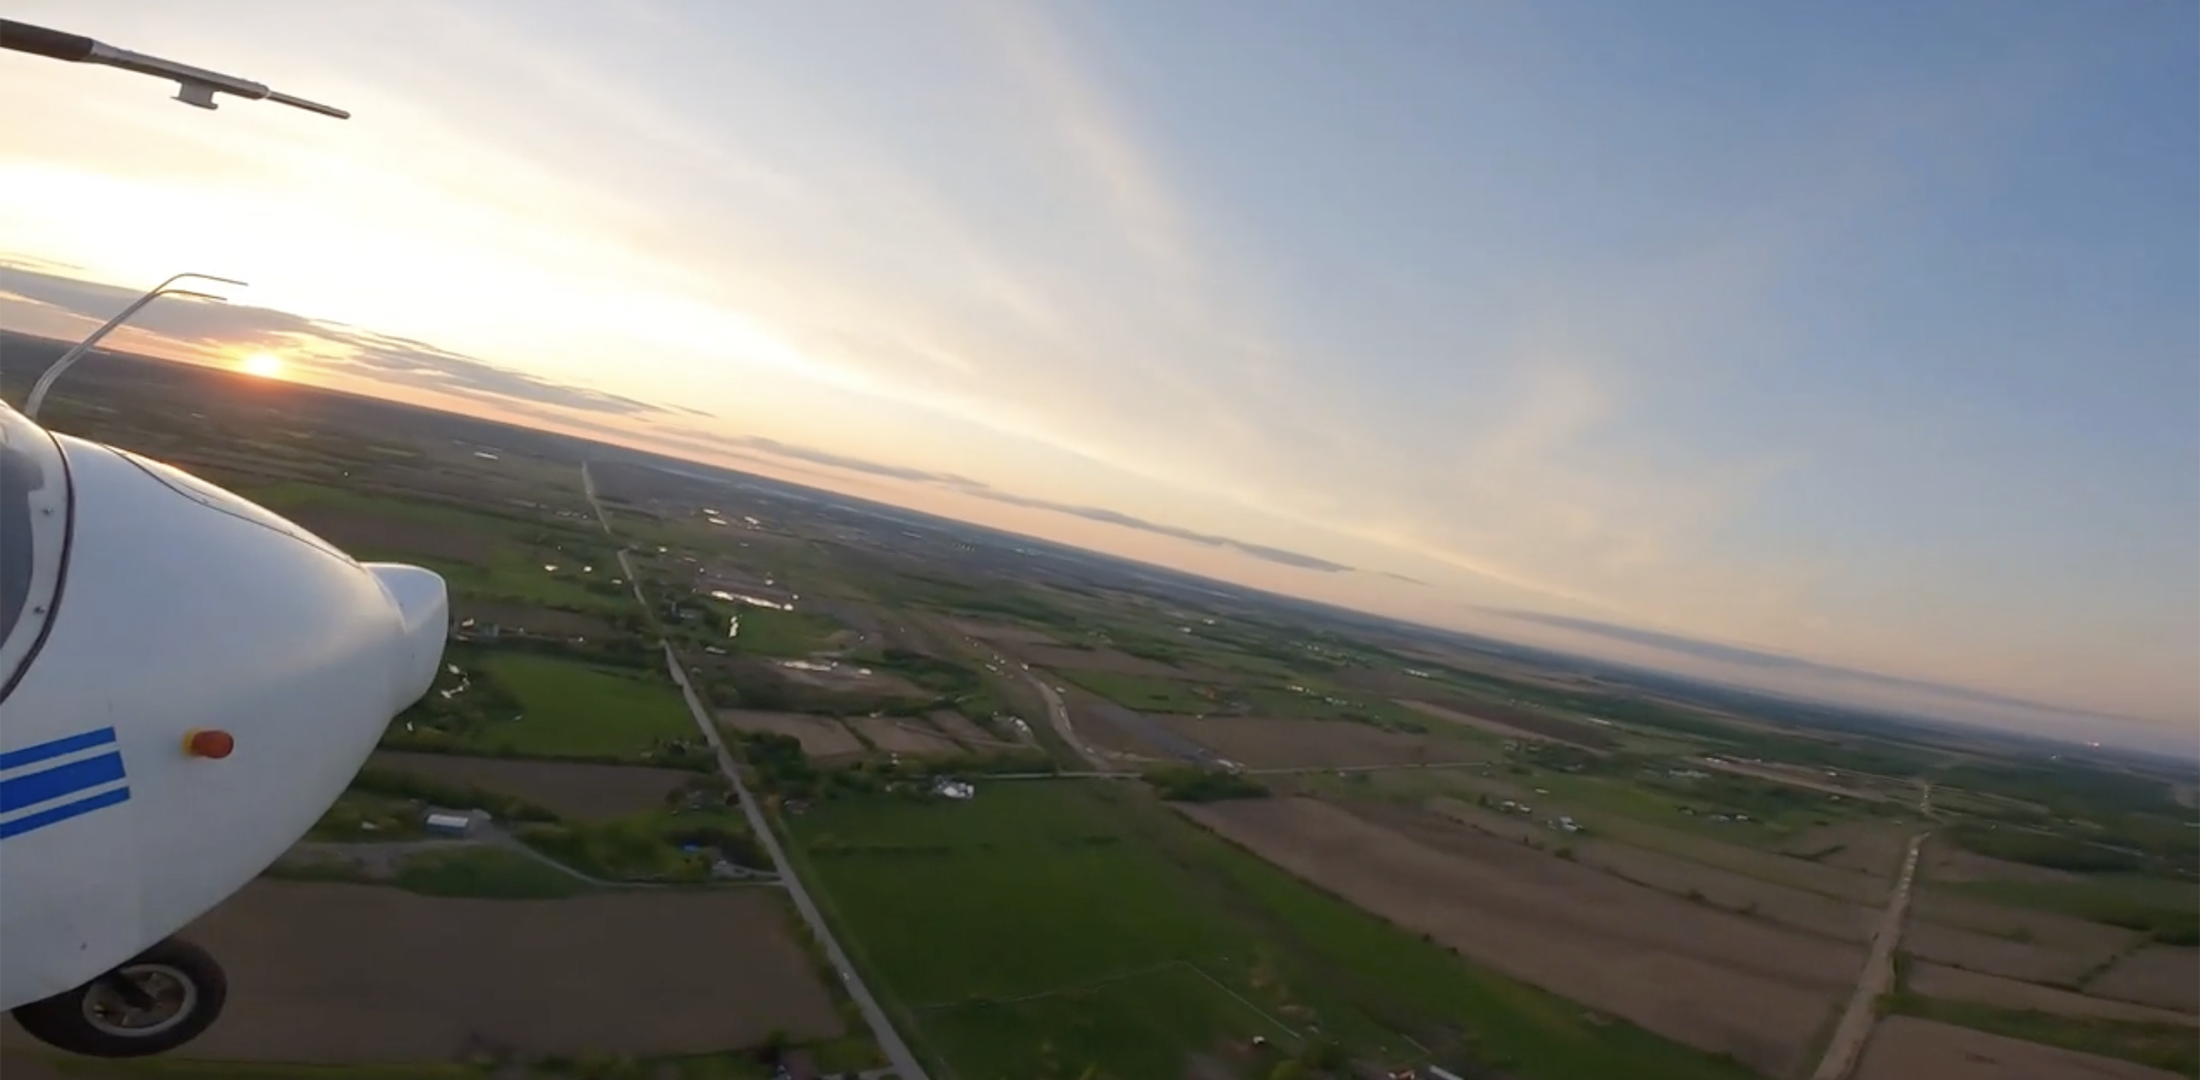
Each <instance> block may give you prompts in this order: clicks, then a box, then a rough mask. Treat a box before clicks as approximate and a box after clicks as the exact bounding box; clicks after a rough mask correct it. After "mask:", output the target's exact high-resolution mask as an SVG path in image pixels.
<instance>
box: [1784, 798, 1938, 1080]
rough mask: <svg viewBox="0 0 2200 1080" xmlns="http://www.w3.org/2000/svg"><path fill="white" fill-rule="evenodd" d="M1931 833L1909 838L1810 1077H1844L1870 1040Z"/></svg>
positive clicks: (1889, 986) (1889, 983)
mask: <svg viewBox="0 0 2200 1080" xmlns="http://www.w3.org/2000/svg"><path fill="white" fill-rule="evenodd" d="M1929 835H1931V834H1930V833H1919V834H1917V835H1916V836H1913V837H1911V838H1910V850H1909V853H1908V854H1906V855H1904V856H1903V857H1902V874H1901V876H1900V877H1898V878H1896V879H1895V883H1894V892H1893V893H1892V894H1891V895H1889V896H1888V897H1887V914H1886V915H1885V916H1884V917H1882V918H1881V919H1880V922H1879V932H1878V933H1876V934H1873V935H1872V951H1871V955H1870V956H1869V957H1867V958H1866V959H1865V961H1864V971H1863V973H1862V974H1861V975H1859V976H1858V977H1857V980H1856V993H1855V994H1854V995H1852V996H1851V997H1850V998H1849V1008H1848V1011H1847V1012H1845V1013H1842V1014H1841V1024H1840V1026H1838V1027H1836V1028H1834V1030H1833V1041H1832V1042H1831V1043H1829V1044H1827V1046H1826V1056H1825V1057H1822V1058H1820V1059H1819V1060H1818V1068H1817V1069H1816V1070H1815V1071H1813V1072H1812V1073H1811V1074H1810V1078H1811V1080H1846V1077H1847V1076H1848V1075H1849V1073H1850V1072H1852V1071H1854V1070H1855V1068H1856V1063H1857V1061H1858V1059H1860V1058H1862V1057H1863V1056H1864V1044H1865V1043H1866V1042H1869V1041H1870V1040H1871V1034H1872V1022H1873V1021H1874V1020H1876V1019H1878V1012H1877V1010H1876V1009H1875V1008H1874V1007H1873V1006H1874V1005H1875V1004H1876V1003H1877V1002H1878V1000H1879V995H1881V994H1884V993H1886V992H1887V991H1889V990H1892V989H1894V950H1895V947H1896V946H1897V945H1900V944H1901V943H1902V920H1903V916H1905V915H1907V914H1908V913H1909V908H1910V887H1911V885H1913V884H1914V883H1915V882H1916V880H1917V855H1918V850H1919V849H1920V848H1921V847H1923V846H1924V844H1925V838H1926V837H1927V836H1929Z"/></svg>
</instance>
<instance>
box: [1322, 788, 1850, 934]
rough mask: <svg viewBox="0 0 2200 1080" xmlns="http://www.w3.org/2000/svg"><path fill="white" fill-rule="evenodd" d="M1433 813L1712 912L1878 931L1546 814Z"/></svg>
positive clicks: (1822, 929)
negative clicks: (1698, 900) (1568, 827)
mask: <svg viewBox="0 0 2200 1080" xmlns="http://www.w3.org/2000/svg"><path fill="white" fill-rule="evenodd" d="M1351 809H1352V812H1353V814H1355V815H1356V816H1359V817H1364V818H1369V819H1371V820H1376V821H1378V822H1380V823H1381V824H1384V825H1386V826H1390V827H1393V828H1398V829H1399V830H1400V831H1402V832H1407V833H1408V834H1409V835H1412V836H1413V837H1414V838H1415V839H1418V840H1421V841H1422V842H1424V843H1433V844H1435V845H1436V846H1439V847H1448V846H1449V844H1447V843H1445V842H1444V841H1443V840H1441V839H1440V838H1439V837H1438V836H1437V835H1435V834H1433V833H1431V832H1428V831H1425V830H1420V829H1414V828H1411V827H1410V826H1409V825H1408V824H1407V823H1406V821H1405V819H1404V815H1410V814H1413V813H1415V812H1414V811H1411V810H1404V809H1403V808H1392V809H1387V810H1386V809H1384V808H1381V807H1378V806H1373V805H1370V806H1364V807H1363V806H1358V805H1355V806H1353V807H1352V808H1351ZM1401 811H1402V813H1401ZM1429 811H1430V812H1431V813H1433V814H1435V815H1438V816H1440V817H1442V818H1443V819H1445V820H1446V821H1448V822H1457V823H1458V827H1460V828H1467V829H1474V830H1477V831H1480V832H1482V833H1484V834H1486V835H1491V836H1496V837H1499V838H1501V839H1509V840H1512V841H1514V842H1516V843H1517V842H1520V841H1523V840H1526V841H1532V842H1534V843H1536V844H1540V845H1542V846H1543V847H1544V849H1545V850H1550V851H1555V850H1557V849H1558V848H1562V847H1563V848H1567V849H1569V850H1571V851H1572V853H1573V855H1572V857H1573V860H1574V862H1576V863H1578V864H1580V865H1582V866H1590V867H1595V868H1596V869H1599V870H1602V871H1604V872H1605V873H1608V874H1611V875H1613V876H1615V877H1618V878H1621V879H1623V880H1626V881H1630V882H1633V883H1635V884H1637V885H1642V886H1645V887H1648V888H1652V889H1656V890H1657V891H1659V892H1662V893H1666V894H1668V895H1671V896H1679V897H1686V896H1687V895H1688V894H1689V893H1690V892H1691V891H1693V892H1695V893H1697V894H1699V895H1701V896H1702V897H1703V902H1704V903H1706V904H1709V905H1711V906H1712V907H1715V908H1722V909H1725V910H1727V911H1732V912H1736V913H1743V912H1747V913H1749V914H1751V915H1752V916H1753V917H1755V918H1759V919H1764V920H1766V921H1769V922H1774V923H1779V924H1781V925H1783V926H1787V927H1790V928H1793V929H1796V930H1800V931H1803V932H1805V933H1811V934H1818V935H1822V936H1825V937H1830V938H1838V939H1840V940H1842V941H1853V942H1856V943H1857V944H1864V943H1867V942H1869V941H1870V940H1871V935H1872V931H1873V930H1874V929H1876V928H1877V927H1878V925H1879V919H1880V915H1881V912H1880V909H1878V908H1873V907H1866V906H1864V905H1862V904H1847V903H1842V902H1841V901H1839V900H1836V899H1834V898H1832V897H1830V896H1826V895H1823V894H1821V893H1814V892H1810V891H1808V890H1804V889H1798V888H1794V887H1791V886H1787V885H1778V884H1774V883H1772V882H1770V881H1765V880H1763V879H1761V878H1753V877H1749V876H1747V875H1744V874H1737V873H1733V872H1731V871H1727V870H1720V869H1717V868H1715V867H1710V866H1705V865H1703V864H1702V863H1696V862H1690V861H1689V860H1687V859H1682V858H1678V857H1676V856H1672V855H1665V854H1661V853H1659V852H1655V851H1650V850H1647V849H1645V848H1638V847H1633V846H1630V845H1627V844H1620V843H1614V842H1611V841H1608V840H1600V839H1597V838H1595V837H1594V836H1593V835H1584V834H1569V833H1566V832H1564V831H1561V830H1556V829H1550V828H1547V827H1545V826H1543V825H1541V824H1539V821H1540V819H1542V818H1543V817H1544V815H1543V814H1542V813H1541V811H1540V810H1539V811H1538V812H1537V813H1536V814H1535V815H1534V816H1533V817H1532V818H1531V817H1530V816H1527V815H1521V814H1505V813H1497V812H1492V811H1486V810H1482V809H1479V808H1477V807H1474V806H1469V805H1467V804H1464V803H1460V802H1457V801H1455V800H1451V799H1434V800H1431V801H1430V804H1429ZM1553 857H1554V858H1555V857H1556V856H1555V855H1554V856H1553Z"/></svg>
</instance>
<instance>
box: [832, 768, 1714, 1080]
mask: <svg viewBox="0 0 2200 1080" xmlns="http://www.w3.org/2000/svg"><path fill="white" fill-rule="evenodd" d="M791 831H792V834H793V838H794V839H795V841H796V847H797V858H798V860H799V861H800V862H802V863H804V864H806V867H807V871H806V873H805V878H806V879H807V880H810V881H811V882H813V883H814V884H815V885H816V886H817V888H818V891H819V893H820V900H821V903H823V904H825V905H826V906H827V907H828V909H829V910H830V911H831V913H832V915H833V917H834V919H835V921H836V922H838V923H839V924H840V925H841V926H842V928H843V929H844V931H845V932H846V935H847V940H848V941H849V943H850V945H851V947H852V948H855V950H856V951H857V953H858V954H859V957H860V961H859V962H861V963H863V964H864V965H865V966H866V968H867V969H868V970H869V971H871V972H872V973H873V974H874V976H875V977H876V978H877V979H878V981H879V984H880V985H876V986H874V989H876V990H879V991H882V992H883V994H884V996H885V997H886V999H887V1001H888V1003H889V1008H891V1009H894V1010H895V1011H896V1012H897V1013H899V1014H900V1016H901V1017H902V1018H904V1019H907V1018H914V1025H913V1030H912V1031H909V1032H905V1034H910V1035H912V1036H913V1037H914V1038H915V1040H916V1041H917V1042H918V1044H919V1045H920V1046H922V1047H924V1048H925V1049H926V1050H927V1051H928V1052H929V1053H931V1054H933V1055H935V1056H937V1057H940V1058H944V1059H945V1060H946V1061H947V1062H949V1063H950V1064H951V1066H952V1067H953V1070H954V1073H955V1075H957V1076H958V1077H960V1078H962V1080H994V1078H1004V1080H1005V1078H1009V1077H1014V1078H1016V1080H1036V1078H1040V1077H1053V1076H1063V1077H1073V1076H1093V1077H1118V1078H1123V1080H1137V1078H1143V1077H1148V1076H1166V1075H1180V1074H1181V1070H1182V1068H1183V1066H1184V1063H1185V1061H1186V1059H1187V1058H1188V1057H1189V1056H1190V1055H1193V1054H1216V1053H1223V1052H1226V1051H1227V1050H1228V1048H1229V1047H1231V1046H1233V1045H1238V1046H1242V1045H1243V1044H1244V1043H1245V1042H1246V1041H1247V1040H1249V1039H1250V1038H1251V1037H1252V1036H1255V1035H1264V1036H1267V1037H1268V1038H1270V1039H1273V1040H1275V1041H1277V1043H1278V1044H1279V1045H1280V1046H1283V1047H1286V1048H1295V1047H1298V1046H1300V1045H1301V1044H1302V1042H1303V1041H1311V1040H1313V1039H1317V1038H1326V1039H1333V1040H1336V1041H1338V1042H1340V1043H1342V1044H1343V1045H1344V1046H1345V1047H1346V1048H1347V1049H1349V1050H1350V1051H1351V1052H1352V1053H1353V1054H1354V1055H1355V1056H1357V1057H1361V1058H1363V1059H1367V1060H1371V1061H1381V1062H1387V1063H1406V1062H1411V1061H1416V1060H1426V1059H1425V1058H1424V1057H1423V1056H1422V1055H1421V1054H1420V1052H1419V1051H1417V1050H1416V1049H1415V1048H1414V1046H1413V1043H1412V1041H1409V1038H1408V1037H1409V1036H1410V1038H1411V1039H1413V1040H1419V1041H1420V1042H1421V1043H1423V1044H1426V1045H1429V1046H1431V1047H1434V1048H1436V1049H1437V1050H1439V1052H1441V1053H1445V1054H1446V1055H1447V1056H1449V1057H1452V1058H1458V1057H1462V1056H1467V1055H1471V1056H1473V1057H1475V1058H1478V1059H1480V1060H1481V1061H1483V1062H1484V1063H1486V1064H1491V1065H1495V1066H1497V1067H1500V1068H1503V1069H1505V1070H1507V1075H1510V1076H1517V1077H1521V1078H1524V1080H1526V1078H1534V1077H1577V1076H1620V1075H1625V1076H1631V1077H1642V1078H1645V1080H1656V1078H1660V1077H1707V1078H1708V1077H1741V1076H1746V1075H1748V1073H1746V1072H1745V1071H1743V1070H1740V1069H1739V1068H1737V1067H1735V1066H1732V1065H1729V1064H1727V1063H1724V1062H1720V1061H1716V1060H1714V1059H1711V1058H1709V1057H1707V1056H1705V1055H1702V1054H1699V1053H1696V1052H1695V1051H1692V1050H1688V1049H1686V1048H1683V1047H1680V1046H1677V1045H1675V1044H1672V1043H1669V1042H1666V1041H1664V1040H1662V1039H1659V1038H1657V1037H1655V1036H1652V1035H1649V1034H1648V1033H1646V1032H1643V1031H1641V1030H1640V1029H1637V1028H1634V1027H1632V1026H1630V1025H1627V1024H1624V1023H1602V1024H1599V1023H1593V1022H1591V1021H1590V1020H1588V1019H1585V1018H1584V1016H1583V1010H1582V1009H1581V1008H1580V1007H1579V1006H1576V1005H1573V1004H1570V1003H1568V1002H1566V1001H1564V1000H1562V999H1559V998H1556V997H1553V996H1551V995H1549V994H1545V993H1543V992H1541V991H1538V990H1536V989H1534V988H1532V987H1528V986H1525V985H1523V984H1520V983H1517V982H1514V981H1512V980H1510V979H1506V978H1503V977H1501V976H1498V975H1496V974H1494V973H1490V972H1486V971H1482V970H1478V969H1475V968H1473V967H1470V966H1468V965H1466V964H1464V963H1462V962H1461V961H1460V960H1458V959H1457V958H1456V957H1454V956H1452V955H1450V954H1449V953H1447V952H1446V951H1444V950H1442V949H1440V948H1438V947H1436V946H1433V945H1430V944H1428V943H1426V942H1424V941H1422V940H1420V939H1419V938H1418V937H1416V936H1414V935H1411V934H1408V933H1405V932H1402V931H1400V930H1397V929H1395V928H1393V927H1391V926H1389V925H1387V924H1385V923H1383V922H1381V921H1379V920H1377V919H1375V918H1374V917H1372V916H1369V915H1367V914H1365V913H1363V912H1361V911H1359V910H1357V909H1355V908H1353V907H1351V906H1350V905H1348V904H1345V903H1344V902H1342V901H1339V900H1337V899H1335V898H1333V897H1330V896H1328V895H1327V894H1324V893H1322V892H1320V891H1318V890H1315V889H1313V888H1310V887H1308V886H1306V885H1305V884H1303V883H1301V882H1299V881H1297V880H1296V879H1294V878H1292V877H1290V876H1289V875H1287V874H1285V873H1284V872H1282V871H1280V870H1278V869H1276V868H1274V867H1272V866H1270V865H1269V864H1267V863H1265V862H1262V861H1260V860H1258V859H1256V858H1254V857H1253V856H1251V855H1249V854H1246V853H1245V852H1243V851H1241V850H1239V849H1237V848H1235V847H1232V846H1230V845H1228V844H1226V843H1224V842H1222V841H1221V840H1219V839H1217V838H1215V837H1213V836H1211V835H1210V834H1208V833H1206V832H1204V831H1202V830H1200V829H1198V828H1196V827H1194V826H1192V825H1191V824H1189V823H1187V822H1185V821H1184V820H1183V819H1181V818H1179V817H1178V816H1176V815H1175V814H1174V813H1173V812H1171V811H1169V810H1167V809H1166V808H1164V807H1162V806H1161V805H1160V804H1158V803H1156V802H1153V801H1152V800H1151V799H1150V798H1149V797H1147V796H1145V795H1143V794H1142V793H1141V792H1139V791H1138V790H1137V789H1135V788H1134V787H1132V786H1129V785H1110V784H1106V783H1099V782H1095V783H1079V782H1068V781H1065V782H1049V783H1032V784H993V785H986V786H984V787H983V789H982V790H981V791H980V793H979V795H978V797H977V798H976V799H975V800H973V801H971V802H969V803H911V802H908V801H905V800H886V799H850V800H844V801H836V802H832V803H828V804H820V805H818V806H816V807H813V808H812V809H811V810H810V811H809V812H808V813H806V814H804V815H803V816H801V817H799V818H795V819H793V821H792V825H791ZM1110 980H1115V981H1110ZM1279 1024H1280V1025H1282V1026H1283V1028H1285V1029H1292V1030H1295V1031H1296V1032H1297V1033H1298V1034H1285V1033H1284V1031H1283V1030H1279V1027H1278V1025H1279ZM1315 1024H1318V1025H1319V1028H1320V1034H1319V1035H1318V1036H1317V1035H1313V1034H1309V1032H1310V1029H1311V1027H1312V1026H1313V1025H1315ZM1088 1067H1092V1068H1094V1069H1095V1070H1096V1071H1094V1072H1091V1073H1087V1072H1085V1070H1086V1069H1087V1068H1088Z"/></svg>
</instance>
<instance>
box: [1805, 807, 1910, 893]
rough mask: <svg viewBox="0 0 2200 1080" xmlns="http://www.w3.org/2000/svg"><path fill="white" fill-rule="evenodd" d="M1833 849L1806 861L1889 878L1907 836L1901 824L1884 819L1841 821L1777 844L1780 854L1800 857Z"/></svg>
mask: <svg viewBox="0 0 2200 1080" xmlns="http://www.w3.org/2000/svg"><path fill="white" fill-rule="evenodd" d="M1834 848H1839V850H1837V851H1832V853H1831V854H1828V855H1824V856H1821V857H1819V858H1815V859H1810V860H1807V861H1809V862H1815V863H1817V864H1818V865H1820V866H1835V867H1840V868H1841V869H1844V870H1854V871H1856V872H1858V873H1862V874H1873V875H1876V876H1878V877H1882V878H1886V879H1887V880H1889V881H1892V880H1893V879H1894V875H1895V871H1896V870H1897V869H1898V868H1900V866H1901V864H1902V854H1903V852H1905V851H1907V850H1909V837H1908V835H1907V834H1906V833H1904V832H1903V831H1902V829H1901V827H1899V826H1896V825H1893V824H1889V823H1885V822H1877V821H1844V822H1841V823H1840V824H1838V825H1821V826H1819V827H1817V828H1815V829H1811V830H1809V831H1807V832H1804V833H1802V834H1800V835H1798V836H1795V837H1793V838H1791V839H1789V840H1788V842H1787V843H1785V844H1782V845H1780V853H1781V854H1783V855H1793V856H1796V857H1798V858H1800V857H1802V856H1805V855H1816V854H1818V853H1819V852H1821V851H1831V850H1832V849H1834Z"/></svg>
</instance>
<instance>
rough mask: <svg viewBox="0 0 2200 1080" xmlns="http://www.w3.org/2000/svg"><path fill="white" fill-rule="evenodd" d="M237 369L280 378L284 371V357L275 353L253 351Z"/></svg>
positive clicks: (264, 377) (249, 373) (264, 376)
mask: <svg viewBox="0 0 2200 1080" xmlns="http://www.w3.org/2000/svg"><path fill="white" fill-rule="evenodd" d="M237 370H239V371H242V372H244V373H245V374H247V375H257V376H259V377H261V378H263V379H274V378H279V377H281V376H282V373H283V358H282V357H280V356H277V355H275V354H274V353H264V352H263V353H253V354H252V355H250V356H247V357H245V358H244V360H243V361H242V362H240V363H239V364H238V365H237Z"/></svg>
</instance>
